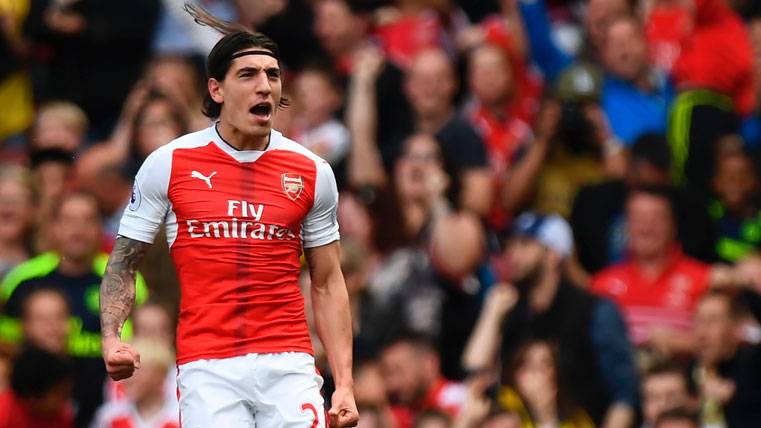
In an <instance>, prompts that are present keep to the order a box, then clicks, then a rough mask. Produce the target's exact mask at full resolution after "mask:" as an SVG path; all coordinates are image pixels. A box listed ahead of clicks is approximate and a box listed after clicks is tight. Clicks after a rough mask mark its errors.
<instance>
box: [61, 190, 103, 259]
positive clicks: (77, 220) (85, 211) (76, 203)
mask: <svg viewBox="0 0 761 428" xmlns="http://www.w3.org/2000/svg"><path fill="white" fill-rule="evenodd" d="M55 233H56V236H57V238H58V239H57V241H58V251H59V252H60V253H61V256H62V257H68V258H70V259H72V260H76V261H85V260H86V259H87V258H90V257H93V256H94V255H95V253H96V252H97V251H98V246H99V244H100V237H101V224H100V215H99V213H98V207H97V205H96V202H95V200H94V199H92V198H89V197H85V196H74V197H70V198H67V199H66V200H64V202H63V205H62V206H61V207H60V211H59V213H58V218H57V219H56V225H55Z"/></svg>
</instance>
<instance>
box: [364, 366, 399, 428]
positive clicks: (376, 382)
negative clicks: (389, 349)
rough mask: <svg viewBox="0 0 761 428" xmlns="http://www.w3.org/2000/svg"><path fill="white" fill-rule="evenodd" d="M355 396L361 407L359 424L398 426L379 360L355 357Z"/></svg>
mask: <svg viewBox="0 0 761 428" xmlns="http://www.w3.org/2000/svg"><path fill="white" fill-rule="evenodd" d="M354 396H355V399H356V400H357V406H358V407H359V409H360V412H359V414H360V417H359V419H360V420H359V425H358V426H360V427H362V426H365V425H367V426H368V427H391V428H393V427H396V419H395V417H394V413H393V412H392V410H391V405H390V403H389V400H388V396H387V394H386V386H385V383H384V379H383V375H382V373H381V367H380V362H379V361H376V360H373V359H366V358H361V357H360V358H357V359H355V362H354ZM362 410H365V411H364V412H363V411H362ZM373 424H374V425H373Z"/></svg>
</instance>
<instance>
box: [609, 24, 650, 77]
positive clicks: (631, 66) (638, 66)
mask: <svg viewBox="0 0 761 428" xmlns="http://www.w3.org/2000/svg"><path fill="white" fill-rule="evenodd" d="M602 56H603V60H604V62H605V65H606V67H607V68H608V70H609V71H610V72H611V73H613V74H614V75H615V76H617V77H619V78H620V79H623V80H628V81H632V80H635V79H637V78H638V77H640V76H641V75H642V73H643V71H644V70H646V68H647V44H646V43H645V38H644V36H643V34H642V32H641V31H640V30H639V28H637V25H636V23H635V22H634V21H633V20H631V19H619V20H617V21H616V22H614V23H613V24H611V26H610V27H609V28H608V30H607V38H606V40H605V44H604V47H603V49H602Z"/></svg>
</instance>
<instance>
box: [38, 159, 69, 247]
mask: <svg viewBox="0 0 761 428" xmlns="http://www.w3.org/2000/svg"><path fill="white" fill-rule="evenodd" d="M73 156H74V154H73V153H71V152H67V151H65V150H61V149H46V150H40V151H35V152H32V153H31V156H30V162H29V163H30V168H31V174H32V185H33V190H34V195H35V200H36V205H37V206H36V212H35V215H34V223H35V226H36V227H37V229H36V230H35V233H34V236H33V239H34V242H32V249H33V250H34V252H35V253H42V252H46V251H50V250H51V249H52V248H53V247H54V246H55V242H54V241H55V236H53V235H54V231H53V223H54V222H53V217H54V216H55V213H56V211H58V203H59V201H60V200H61V198H62V197H63V194H64V192H66V191H67V190H70V189H71V187H72V185H73V182H74V181H75V176H74V175H75V174H74V170H73V162H74V160H73Z"/></svg>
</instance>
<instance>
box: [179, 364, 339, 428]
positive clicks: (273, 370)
mask: <svg viewBox="0 0 761 428" xmlns="http://www.w3.org/2000/svg"><path fill="white" fill-rule="evenodd" d="M177 372H178V374H177V387H178V393H179V399H180V419H181V422H182V427H183V428H227V427H231V428H232V427H236V428H237V427H241V428H253V427H257V428H271V427H272V428H274V427H283V428H287V427H299V428H317V427H319V428H324V427H325V426H326V423H325V411H324V405H323V399H322V395H321V394H320V388H322V377H321V376H320V375H319V374H318V373H317V370H316V369H315V366H314V358H313V357H312V356H311V355H309V354H305V353H298V352H286V353H282V354H248V355H243V356H240V357H233V358H224V359H217V360H197V361H192V362H189V363H186V364H182V365H180V366H179V367H178V368H177Z"/></svg>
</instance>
